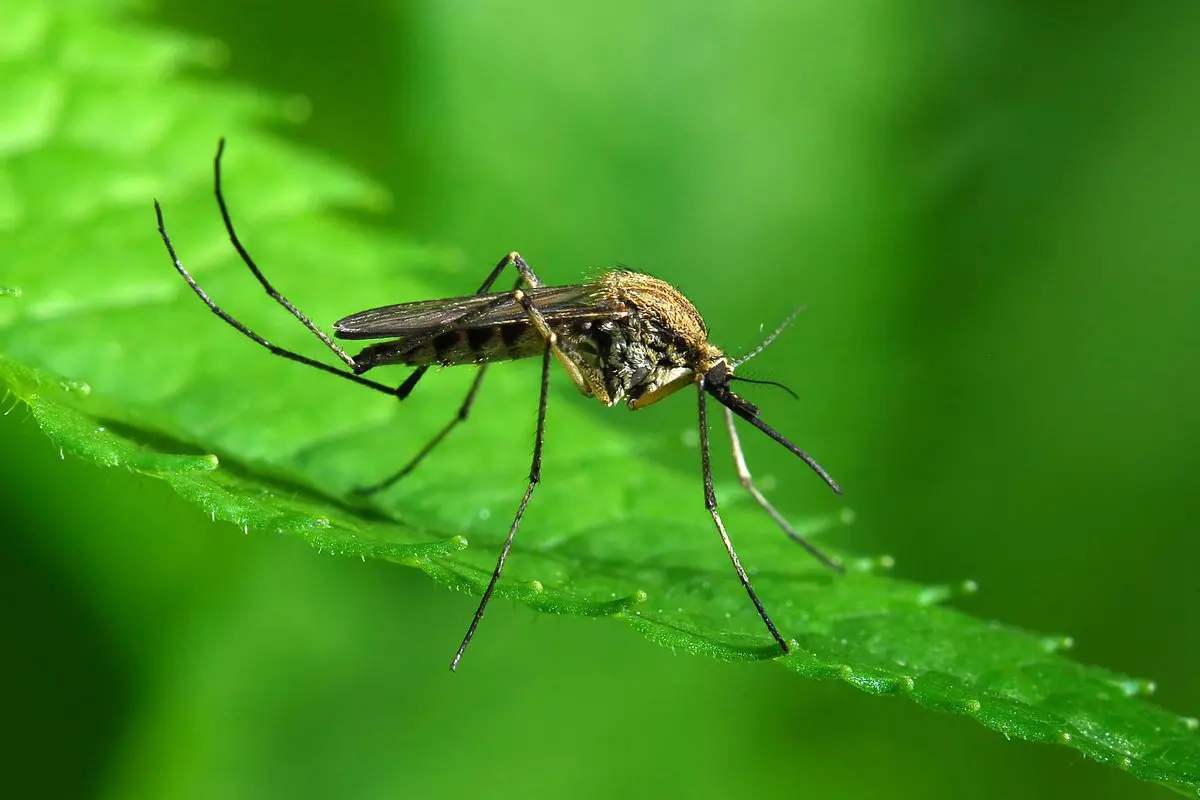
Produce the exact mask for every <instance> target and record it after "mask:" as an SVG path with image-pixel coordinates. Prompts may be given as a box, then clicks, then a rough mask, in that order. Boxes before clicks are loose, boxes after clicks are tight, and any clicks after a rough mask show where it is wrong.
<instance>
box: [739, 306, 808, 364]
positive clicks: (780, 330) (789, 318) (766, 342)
mask: <svg viewBox="0 0 1200 800" xmlns="http://www.w3.org/2000/svg"><path fill="white" fill-rule="evenodd" d="M803 310H804V306H796V310H795V311H793V312H792V313H790V314H788V315H787V319H785V320H784V321H783V322H781V323H779V327H778V328H776V329H775V330H773V331H771V335H770V336H768V337H767V338H766V339H763V341H762V344H760V345H759V346H758V347H756V348H754V349H753V350H751V351H750V352H749V353H747V354H746V355H744V356H742V357H741V358H739V359H738V360H737V361H734V362H733V365H732V366H733V368H734V369H737V368H738V367H740V366H741V365H742V364H745V363H746V362H747V361H749V360H750V359H752V358H754V357H755V356H756V355H758V354H759V353H761V352H762V351H763V350H766V349H767V345H769V344H770V343H771V342H773V341H775V339H776V337H778V336H779V334H781V333H783V329H784V328H786V327H787V326H788V325H791V324H792V321H793V320H795V319H796V317H798V316H800V312H801V311H803ZM742 380H745V378H743V379H742Z"/></svg>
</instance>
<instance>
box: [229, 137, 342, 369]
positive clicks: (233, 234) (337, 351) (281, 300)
mask: <svg viewBox="0 0 1200 800" xmlns="http://www.w3.org/2000/svg"><path fill="white" fill-rule="evenodd" d="M224 152H225V139H223V138H222V139H221V141H220V142H219V143H218V144H217V155H216V157H215V158H214V159H213V193H214V194H216V196H217V206H218V208H220V209H221V219H223V220H224V221H225V230H226V232H228V234H229V241H230V242H231V243H232V244H233V247H234V249H235V250H237V252H238V255H239V256H241V257H242V261H243V262H245V264H246V266H247V267H249V268H250V272H251V273H253V275H254V277H255V278H257V279H258V282H259V283H261V284H262V287H263V288H264V289H266V290H267V294H268V295H270V297H271V299H272V300H274V301H275V302H276V303H278V304H279V305H281V306H283V307H284V308H285V309H287V311H288V313H289V314H291V315H292V316H293V317H295V318H296V319H298V320H300V322H301V323H302V324H303V325H304V327H306V328H308V329H309V330H310V331H312V334H313V336H316V337H317V338H318V339H320V340H321V343H322V344H324V345H325V346H326V347H327V348H329V351H330V352H331V353H333V354H334V355H335V356H337V357H338V358H340V359H341V360H342V361H343V362H344V363H345V364H346V366H348V367H350V368H351V369H353V368H354V359H353V358H351V357H350V355H349V354H348V353H347V352H346V351H345V350H343V349H342V348H340V347H338V346H337V345H336V344H334V343H333V340H332V339H330V338H329V336H327V335H326V333H325V332H324V331H323V330H321V329H320V328H318V327H317V326H316V325H314V324H313V323H312V321H311V320H310V319H309V318H308V317H306V316H305V315H304V313H303V312H302V311H300V309H298V308H296V307H295V306H294V305H292V304H291V302H290V301H289V300H288V299H287V298H286V297H284V296H283V295H281V294H280V293H279V292H278V291H276V289H275V287H274V286H272V285H271V282H270V281H268V280H267V277H266V276H265V275H263V273H262V270H260V269H259V268H258V265H257V264H255V263H254V259H253V258H251V256H250V253H249V252H248V251H247V250H246V248H245V246H244V245H243V244H242V240H241V239H239V238H238V235H237V231H236V230H235V229H234V227H233V218H232V217H230V215H229V206H228V205H227V204H226V203H225V193H224V191H222V189H221V156H222V154H223V153H224Z"/></svg>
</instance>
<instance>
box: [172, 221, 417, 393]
mask: <svg viewBox="0 0 1200 800" xmlns="http://www.w3.org/2000/svg"><path fill="white" fill-rule="evenodd" d="M154 213H155V215H156V216H157V217H158V233H159V235H160V236H161V237H162V240H163V244H165V245H166V247H167V253H168V254H169V255H170V256H171V262H172V263H173V264H174V265H175V270H176V271H177V272H178V273H179V274H180V275H181V276H183V279H184V280H185V281H187V285H188V286H190V287H192V291H193V292H195V293H196V296H197V297H199V298H200V299H201V300H202V301H204V304H205V305H206V306H208V308H209V310H210V311H212V312H213V313H214V314H216V315H217V316H218V317H220V318H221V319H222V320H224V321H225V322H226V323H227V324H229V325H230V326H231V327H232V328H233V329H234V330H236V331H238V332H239V333H241V334H242V335H243V336H245V337H247V338H249V339H250V340H251V341H254V342H257V343H258V344H260V345H262V346H263V347H265V348H266V349H268V350H270V351H271V352H272V353H274V354H275V355H277V356H280V357H282V358H286V359H288V360H290V361H295V362H298V363H300V364H305V365H307V366H310V367H315V368H317V369H319V370H321V371H323V372H328V373H330V374H332V375H337V376H339V377H342V378H345V379H346V380H350V381H354V382H355V383H357V384H359V385H361V386H366V387H368V388H370V389H374V390H376V391H379V392H383V393H384V394H392V395H394V394H396V389H395V388H393V387H391V386H386V385H384V384H382V383H379V382H378V381H373V380H371V379H370V378H364V377H362V376H361V375H355V374H354V373H352V372H346V371H344V370H341V369H338V368H337V367H334V366H330V365H329V364H324V363H322V362H320V361H317V360H316V359H312V358H309V357H308V356H304V355H301V354H300V353H297V352H294V351H292V350H287V349H285V348H282V347H279V346H277V345H274V344H271V343H270V342H269V341H267V340H266V339H264V338H263V337H261V336H259V335H258V334H257V333H255V332H254V331H252V330H250V329H249V328H247V327H246V326H245V325H243V324H242V323H240V322H238V321H237V320H236V319H234V318H233V317H232V316H230V314H229V313H228V312H227V311H225V310H224V309H223V308H221V307H220V306H218V305H217V304H216V303H214V302H213V301H212V299H211V298H210V297H209V296H208V294H206V293H205V291H204V290H203V289H201V288H200V285H199V284H197V283H196V279H195V278H193V277H192V276H191V274H190V273H189V272H188V271H187V270H186V269H185V268H184V266H183V264H182V263H181V262H180V261H179V256H178V255H176V253H175V246H174V245H173V244H172V243H171V237H170V236H168V235H167V228H166V224H165V223H164V221H163V213H162V206H160V205H159V204H158V201H157V200H155V201H154ZM334 350H336V351H337V352H338V353H339V354H340V355H341V356H342V357H343V359H342V360H343V361H346V360H347V359H350V357H349V356H347V355H346V354H345V353H344V352H343V351H341V349H340V348H338V347H337V346H336V345H335V346H334ZM348 363H349V364H350V365H351V366H353V360H352V359H350V360H349V361H348Z"/></svg>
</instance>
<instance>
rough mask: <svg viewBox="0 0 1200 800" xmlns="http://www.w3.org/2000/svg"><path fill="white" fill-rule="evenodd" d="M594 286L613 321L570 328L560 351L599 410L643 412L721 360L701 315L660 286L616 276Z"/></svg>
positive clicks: (634, 275) (630, 275) (639, 277)
mask: <svg viewBox="0 0 1200 800" xmlns="http://www.w3.org/2000/svg"><path fill="white" fill-rule="evenodd" d="M595 286H596V294H597V297H598V299H599V300H601V302H602V303H603V305H605V306H607V307H609V308H612V309H614V312H615V313H614V314H613V315H612V316H611V317H609V318H607V319H592V320H583V321H580V322H579V323H576V324H575V325H572V326H570V327H569V329H568V330H566V331H564V332H563V334H564V335H563V336H562V341H561V346H562V347H563V348H564V349H565V350H567V351H569V352H570V355H571V357H572V358H576V359H578V360H579V361H580V362H581V367H582V371H583V372H584V373H585V375H584V380H585V382H586V383H587V384H588V385H589V386H588V390H585V392H586V393H588V394H593V395H595V396H596V397H597V398H598V399H600V400H601V401H602V402H604V403H605V404H606V405H609V406H612V405H616V404H617V403H618V402H620V401H622V400H624V401H625V402H626V404H628V405H629V407H630V408H634V409H636V408H642V407H644V406H647V405H650V404H651V403H654V402H657V401H658V400H660V399H662V398H664V397H666V396H668V395H670V394H672V393H673V392H675V391H676V390H678V389H680V388H682V387H683V386H686V385H688V384H691V383H692V382H694V380H695V376H696V375H697V374H703V373H704V372H706V371H707V370H708V369H709V368H711V366H712V364H713V363H714V362H715V361H716V360H723V359H724V356H723V354H722V353H721V352H720V351H719V350H718V349H717V348H715V347H713V346H712V345H711V344H709V342H708V329H707V328H706V327H705V325H704V319H703V318H702V317H701V316H700V312H698V311H697V310H696V308H695V306H693V305H692V304H691V302H690V301H689V300H688V299H687V298H686V297H684V296H683V294H682V293H680V291H679V290H678V289H676V288H675V287H674V286H671V284H669V283H667V282H666V281H663V280H659V279H658V278H655V277H652V276H650V275H644V274H642V273H639V272H629V271H626V270H615V271H613V272H609V273H606V274H605V275H604V276H603V277H601V278H600V279H599V280H598V281H596V283H595ZM581 388H584V387H581Z"/></svg>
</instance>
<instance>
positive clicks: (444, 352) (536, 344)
mask: <svg viewBox="0 0 1200 800" xmlns="http://www.w3.org/2000/svg"><path fill="white" fill-rule="evenodd" d="M409 341H411V339H410V340H405V339H393V340H391V341H388V342H379V343H378V344H373V345H370V346H368V347H366V348H364V349H363V350H362V352H360V353H359V354H358V355H357V356H355V358H354V360H355V361H356V362H358V363H359V364H360V365H361V368H362V369H363V370H367V369H370V368H371V367H377V366H381V365H384V364H407V365H409V366H413V367H420V366H425V365H428V364H441V365H442V366H445V367H452V366H456V365H458V364H482V363H484V362H487V361H511V360H513V359H518V358H527V357H529V356H535V355H540V354H541V352H542V350H543V349H544V348H545V346H546V343H545V340H544V339H542V337H541V336H540V335H539V334H538V332H537V330H536V329H535V328H534V327H533V326H532V325H530V324H529V323H528V322H514V323H509V324H506V325H491V326H488V327H486V328H457V329H451V330H447V331H443V332H441V333H439V334H437V335H435V336H434V337H433V338H430V339H426V340H425V341H423V342H420V343H418V344H416V345H415V346H414V345H410V344H409Z"/></svg>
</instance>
